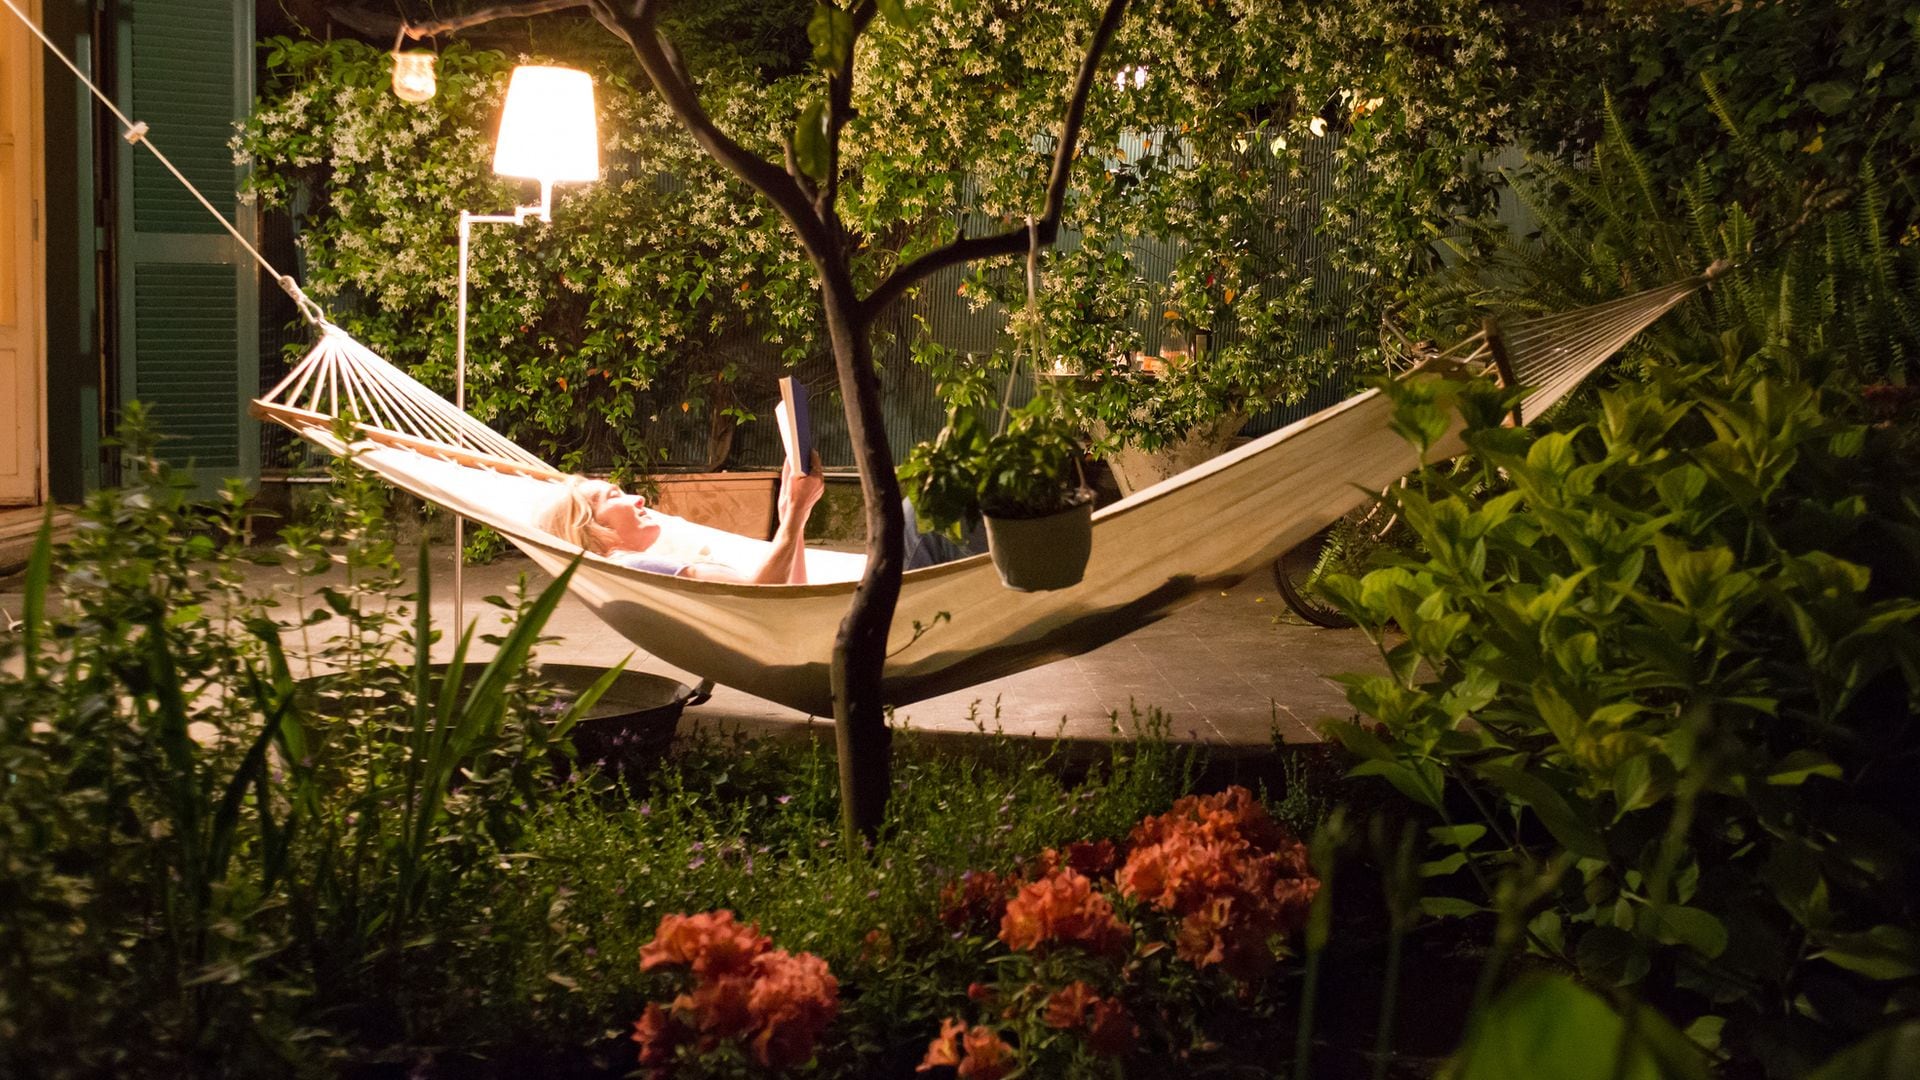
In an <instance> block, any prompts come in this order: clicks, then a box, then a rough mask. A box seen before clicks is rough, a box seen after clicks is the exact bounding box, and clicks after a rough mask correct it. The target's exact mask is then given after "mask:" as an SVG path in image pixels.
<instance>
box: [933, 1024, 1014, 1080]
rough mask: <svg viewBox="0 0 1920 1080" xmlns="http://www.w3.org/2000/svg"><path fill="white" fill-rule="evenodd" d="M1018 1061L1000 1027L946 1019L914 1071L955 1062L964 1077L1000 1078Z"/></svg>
mask: <svg viewBox="0 0 1920 1080" xmlns="http://www.w3.org/2000/svg"><path fill="white" fill-rule="evenodd" d="M1016 1064H1017V1062H1016V1061H1015V1059H1014V1056H1013V1047H1011V1046H1008V1045H1007V1044H1006V1042H1005V1041H1003V1040H1002V1039H1001V1038H1000V1033H999V1032H998V1031H995V1030H994V1029H992V1028H990V1027H988V1026H986V1025H985V1024H979V1025H976V1026H974V1027H972V1028H969V1027H967V1025H966V1022H965V1021H962V1020H943V1021H941V1022H940V1034H939V1035H938V1036H936V1037H935V1038H934V1040H933V1042H931V1043H929V1044H927V1056H926V1057H925V1058H922V1059H921V1061H920V1067H919V1068H918V1069H916V1070H915V1071H916V1072H926V1071H928V1070H930V1069H937V1068H939V1067H940V1066H942V1065H953V1066H956V1067H958V1068H959V1070H960V1077H961V1080H1000V1078H1001V1077H1003V1076H1006V1075H1007V1074H1008V1073H1011V1072H1012V1071H1013V1069H1014V1066H1015V1065H1016Z"/></svg>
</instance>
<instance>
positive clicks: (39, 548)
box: [20, 503, 53, 686]
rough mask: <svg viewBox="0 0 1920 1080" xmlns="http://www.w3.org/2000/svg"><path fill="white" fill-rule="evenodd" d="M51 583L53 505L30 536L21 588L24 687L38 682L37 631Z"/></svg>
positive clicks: (38, 634)
mask: <svg viewBox="0 0 1920 1080" xmlns="http://www.w3.org/2000/svg"><path fill="white" fill-rule="evenodd" d="M52 580H53V504H52V503H48V504H47V510H46V513H44V514H42V515H40V531H39V532H38V533H35V534H34V537H33V551H32V553H31V554H29V555H28V556H27V575H26V582H25V584H24V585H23V586H22V588H23V589H24V590H25V595H24V596H23V597H22V598H21V609H20V645H21V651H22V656H23V658H24V660H25V663H26V677H27V684H28V685H29V686H31V685H33V684H34V683H35V682H37V681H38V680H39V677H40V676H39V666H40V631H41V624H42V623H43V622H45V621H46V617H47V588H48V586H49V585H50V584H51V582H52Z"/></svg>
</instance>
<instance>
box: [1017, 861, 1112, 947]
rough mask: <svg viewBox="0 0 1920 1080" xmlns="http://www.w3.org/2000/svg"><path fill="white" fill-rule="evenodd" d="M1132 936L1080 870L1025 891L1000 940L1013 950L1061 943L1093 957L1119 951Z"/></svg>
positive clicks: (1062, 872)
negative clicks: (1074, 946) (1075, 946)
mask: <svg viewBox="0 0 1920 1080" xmlns="http://www.w3.org/2000/svg"><path fill="white" fill-rule="evenodd" d="M1132 937H1133V931H1132V930H1131V929H1129V928H1128V927H1127V924H1125V923H1123V922H1121V921H1120V920H1119V918H1118V917H1117V916H1115V915H1114V913H1113V904H1112V903H1111V902H1109V901H1108V900H1107V898H1106V897H1104V896H1101V895H1100V894H1099V893H1097V892H1094V891H1093V883H1092V882H1090V881H1088V880H1087V877H1086V875H1084V874H1082V873H1080V872H1078V871H1076V870H1058V871H1055V872H1054V873H1052V874H1049V875H1048V876H1046V877H1044V878H1041V879H1040V880H1039V881H1036V882H1033V883H1032V884H1029V885H1026V886H1024V887H1022V888H1021V890H1020V891H1019V893H1017V894H1016V895H1015V896H1014V898H1013V899H1012V900H1010V901H1008V902H1007V913H1006V915H1005V916H1003V917H1002V918H1001V920H1000V940H1001V941H1003V942H1005V943H1006V945H1007V947H1008V948H1010V949H1013V950H1015V951H1027V950H1033V949H1038V948H1040V947H1041V946H1043V945H1052V944H1061V945H1078V946H1080V947H1081V948H1083V949H1086V950H1087V951H1088V952H1091V953H1095V954H1099V953H1108V952H1118V951H1121V950H1123V949H1125V948H1126V947H1127V943H1128V941H1129V940H1131V938H1132Z"/></svg>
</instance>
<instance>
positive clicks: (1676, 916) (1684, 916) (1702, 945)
mask: <svg viewBox="0 0 1920 1080" xmlns="http://www.w3.org/2000/svg"><path fill="white" fill-rule="evenodd" d="M1648 914H1649V915H1650V914H1651V911H1649V912H1648ZM1653 935H1654V937H1655V938H1656V939H1657V940H1658V941H1660V942H1661V943H1662V944H1666V945H1685V946H1687V947H1688V948H1690V949H1692V950H1693V951H1695V952H1697V953H1699V954H1700V955H1702V956H1704V957H1706V958H1707V959H1709V960H1711V959H1713V958H1714V957H1716V956H1719V955H1720V954H1721V953H1723V952H1725V951H1726V950H1727V926H1726V924H1725V923H1723V922H1721V921H1720V920H1719V919H1718V918H1717V917H1715V916H1714V915H1712V914H1710V913H1709V912H1706V911H1702V910H1701V909H1699V908H1695V907H1686V906H1684V905H1681V904H1668V905H1667V906H1665V907H1663V908H1661V909H1660V916H1659V920H1658V922H1657V923H1656V925H1655V926H1654V928H1653Z"/></svg>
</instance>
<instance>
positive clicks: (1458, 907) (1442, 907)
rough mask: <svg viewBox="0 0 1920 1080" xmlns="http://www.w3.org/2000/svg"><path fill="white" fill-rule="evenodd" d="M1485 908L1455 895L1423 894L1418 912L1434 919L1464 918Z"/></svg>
mask: <svg viewBox="0 0 1920 1080" xmlns="http://www.w3.org/2000/svg"><path fill="white" fill-rule="evenodd" d="M1485 910H1487V909H1486V908H1483V907H1481V906H1480V905H1479V904H1475V903H1473V902H1471V901H1467V900H1462V899H1460V898H1459V897H1457V896H1423V897H1421V898H1420V913H1421V914H1423V915H1431V916H1433V917H1434V918H1436V919H1464V918H1466V917H1468V916H1470V915H1478V914H1480V913H1481V912H1483V911H1485Z"/></svg>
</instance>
